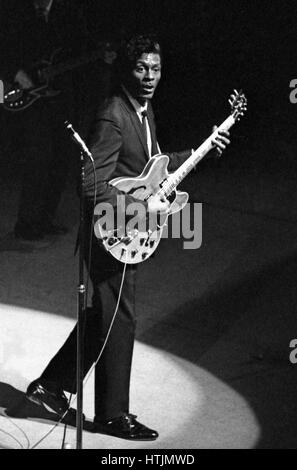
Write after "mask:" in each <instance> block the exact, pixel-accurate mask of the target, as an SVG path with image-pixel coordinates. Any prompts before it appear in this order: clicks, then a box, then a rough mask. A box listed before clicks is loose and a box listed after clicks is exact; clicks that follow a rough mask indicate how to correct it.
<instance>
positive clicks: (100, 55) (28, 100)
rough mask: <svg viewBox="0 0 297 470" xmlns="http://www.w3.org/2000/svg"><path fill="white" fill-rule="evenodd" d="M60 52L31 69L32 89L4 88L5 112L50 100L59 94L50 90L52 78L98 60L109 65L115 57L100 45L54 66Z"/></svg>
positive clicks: (105, 45) (113, 53)
mask: <svg viewBox="0 0 297 470" xmlns="http://www.w3.org/2000/svg"><path fill="white" fill-rule="evenodd" d="M60 51H61V50H60V49H57V50H56V51H54V52H53V54H52V55H51V58H50V60H44V61H42V62H40V63H38V64H36V65H35V66H33V67H32V70H31V71H30V72H31V73H32V75H33V77H34V78H35V80H34V82H36V85H35V86H34V87H32V88H29V89H23V88H21V87H20V86H19V85H18V84H16V83H13V84H11V85H7V86H5V93H4V103H3V108H4V109H5V110H7V111H13V112H17V111H23V110H24V109H26V108H28V107H29V106H31V105H32V104H33V103H34V102H35V101H37V100H39V99H40V98H52V97H54V96H56V95H57V94H59V93H60V91H59V90H55V89H52V88H51V86H50V85H51V82H52V80H53V79H54V78H56V77H58V76H60V75H63V74H64V73H66V72H69V71H71V70H74V69H77V68H79V67H82V66H83V65H86V64H89V63H91V62H95V61H97V60H98V59H102V60H103V61H104V62H106V63H109V64H110V63H112V61H113V60H114V59H115V57H116V52H115V51H113V50H111V49H110V44H109V43H102V44H101V46H100V48H99V49H98V50H96V51H94V52H92V53H90V54H88V55H84V56H82V57H78V58H74V59H70V60H67V61H65V62H62V63H57V64H54V60H55V58H56V56H57V55H58V54H59V53H60Z"/></svg>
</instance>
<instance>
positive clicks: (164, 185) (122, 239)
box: [94, 90, 247, 264]
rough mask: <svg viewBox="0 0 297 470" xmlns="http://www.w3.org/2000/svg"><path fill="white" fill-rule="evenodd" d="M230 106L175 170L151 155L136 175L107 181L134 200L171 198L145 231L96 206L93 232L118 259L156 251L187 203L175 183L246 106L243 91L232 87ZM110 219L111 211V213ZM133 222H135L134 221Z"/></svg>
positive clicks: (163, 157)
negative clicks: (226, 114)
mask: <svg viewBox="0 0 297 470" xmlns="http://www.w3.org/2000/svg"><path fill="white" fill-rule="evenodd" d="M229 103H230V106H231V114H230V116H229V117H228V118H227V119H226V120H225V121H224V122H223V123H222V124H221V125H220V126H219V127H218V128H217V129H216V130H215V131H214V132H213V133H212V134H211V135H210V136H209V137H208V138H207V139H206V140H205V141H204V142H203V144H202V145H200V147H199V148H198V149H197V150H196V151H195V152H193V153H192V155H191V156H190V157H189V158H188V159H187V160H186V161H185V162H184V163H183V164H182V165H181V166H180V167H179V168H178V169H177V170H176V171H175V172H174V173H171V174H169V173H168V171H167V166H168V163H169V157H168V156H167V155H162V154H160V155H156V156H154V157H152V158H151V159H150V160H149V162H148V163H147V165H146V166H145V168H144V170H143V172H142V173H141V175H139V176H138V177H136V178H125V177H120V178H115V179H113V180H112V181H110V183H109V184H111V185H113V186H115V187H116V188H118V189H120V190H121V191H124V192H125V193H129V194H130V195H132V196H134V197H135V198H137V199H141V200H143V201H145V200H148V199H149V198H150V197H152V196H153V195H155V194H158V195H159V196H161V197H162V196H165V197H166V198H167V199H168V200H169V201H170V210H169V213H168V214H159V216H158V219H157V220H156V218H155V223H154V224H153V226H150V227H149V229H147V230H142V228H140V227H141V224H139V226H138V228H140V229H138V228H135V225H134V226H133V225H132V226H129V222H128V223H127V225H126V227H116V228H115V229H109V227H113V226H114V220H110V221H109V222H107V221H106V217H100V216H102V206H100V203H99V204H97V206H96V207H95V211H94V214H95V220H96V218H97V220H96V222H95V225H94V231H95V235H96V237H97V238H99V239H100V240H101V242H102V244H103V246H104V247H105V249H106V250H107V251H108V252H109V253H110V254H111V255H112V256H114V257H115V258H116V259H117V260H119V261H122V262H123V263H128V264H136V263H140V262H142V261H144V260H146V259H148V258H149V257H150V256H151V254H152V253H153V252H154V251H155V250H156V248H157V246H158V244H159V242H160V239H161V236H162V231H163V227H164V225H165V224H166V221H167V218H168V216H169V215H171V214H173V213H175V212H178V211H180V210H181V209H183V207H184V206H185V205H186V203H187V201H188V197H189V195H188V194H187V193H186V192H180V191H176V187H177V186H178V184H179V183H180V182H181V181H182V180H183V179H184V178H185V177H186V176H187V175H188V173H189V172H190V171H191V170H192V169H193V168H194V167H195V166H196V165H197V163H199V162H200V160H202V158H203V157H204V156H205V155H206V154H207V153H208V152H209V151H210V150H211V149H212V148H213V147H214V145H213V144H212V141H213V139H214V137H216V135H217V133H218V131H219V130H228V129H230V127H231V126H233V124H234V123H235V122H236V121H237V120H239V119H240V116H242V115H243V114H244V112H245V111H246V109H247V100H246V97H245V96H244V94H243V93H242V92H239V93H238V92H237V91H236V90H234V94H233V95H231V97H230V99H229ZM112 219H113V214H112ZM134 222H135V221H134Z"/></svg>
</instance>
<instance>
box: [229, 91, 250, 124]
mask: <svg viewBox="0 0 297 470" xmlns="http://www.w3.org/2000/svg"><path fill="white" fill-rule="evenodd" d="M228 101H229V103H230V106H231V114H232V115H233V117H234V119H235V121H239V120H240V117H241V116H243V115H244V113H245V112H246V110H247V99H246V97H245V95H244V93H243V92H242V90H239V91H237V90H234V91H233V93H232V95H231V96H230V99H229V100H228Z"/></svg>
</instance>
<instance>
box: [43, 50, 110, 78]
mask: <svg viewBox="0 0 297 470" xmlns="http://www.w3.org/2000/svg"><path fill="white" fill-rule="evenodd" d="M100 57H102V52H101V51H95V52H93V53H91V54H90V55H88V56H87V57H79V58H78V59H71V60H68V61H67V62H65V63H63V64H58V65H53V66H50V67H48V68H46V69H45V70H43V75H44V76H45V77H46V78H47V79H49V80H50V79H52V78H54V77H56V76H58V75H62V74H63V73H65V72H69V71H70V70H73V69H76V68H78V67H81V66H82V65H85V64H88V63H90V62H95V61H96V60H98V59H100Z"/></svg>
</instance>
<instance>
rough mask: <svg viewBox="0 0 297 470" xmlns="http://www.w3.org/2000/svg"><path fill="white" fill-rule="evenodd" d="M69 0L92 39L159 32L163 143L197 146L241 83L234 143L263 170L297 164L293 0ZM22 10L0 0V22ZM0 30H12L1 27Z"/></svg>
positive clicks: (15, 2) (19, 4)
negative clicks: (242, 111)
mask: <svg viewBox="0 0 297 470" xmlns="http://www.w3.org/2000/svg"><path fill="white" fill-rule="evenodd" d="M25 3H26V2H25ZM73 4H78V5H80V6H81V7H82V8H83V10H84V13H85V15H86V18H87V22H88V27H89V30H90V31H91V34H92V35H93V36H94V38H96V39H99V40H100V39H109V40H110V39H111V40H115V41H119V40H121V38H122V37H124V36H127V35H129V34H130V33H132V32H134V31H154V32H156V33H157V34H158V36H159V37H160V40H161V43H162V45H163V50H164V68H163V79H162V82H161V84H160V87H159V90H158V92H157V94H156V97H155V110H156V114H157V119H158V122H159V140H160V141H161V144H162V145H163V147H164V146H165V148H166V149H169V148H170V149H171V148H175V149H176V147H180V148H182V147H185V146H187V147H188V146H196V145H197V144H198V143H199V142H200V140H201V138H203V137H206V136H207V134H208V132H209V131H210V129H211V126H212V125H213V124H215V123H217V124H219V123H220V122H221V121H222V119H224V118H225V117H226V116H227V113H228V106H227V98H228V96H229V95H230V93H231V92H232V90H233V88H237V89H240V88H242V89H243V90H244V92H245V93H246V95H247V97H248V102H249V109H248V114H247V116H246V117H245V118H244V126H243V125H242V124H240V125H239V126H238V127H237V130H236V131H235V133H234V137H233V144H234V145H236V142H238V143H239V145H240V146H241V148H243V146H244V148H245V149H250V151H251V153H250V158H253V157H252V155H254V154H255V153H257V157H256V158H257V161H259V159H260V160H261V161H262V162H264V165H265V167H266V166H267V163H268V164H269V165H272V164H276V163H277V164H278V163H279V160H281V164H286V165H289V166H294V167H295V159H294V155H292V152H291V150H290V149H291V146H293V147H294V146H295V142H296V137H295V134H296V133H295V125H294V123H295V116H296V109H297V108H296V106H297V105H295V106H294V105H293V104H291V103H290V101H289V94H290V91H291V89H290V88H289V83H290V81H291V80H292V79H293V78H296V77H297V70H296V52H295V49H296V24H295V22H296V16H297V15H296V14H297V6H296V2H294V1H287V2H285V3H284V2H282V1H280V0H276V1H269V0H261V1H260V0H253V1H246V0H245V1H244V0H236V1H235V0H224V1H218V0H208V1H206V0H179V1H177V0H129V1H115V0H84V1H82V0H73ZM22 8H24V2H23V1H21V0H12V1H11V0H10V1H6V2H5V1H3V0H2V1H1V17H2V25H3V24H5V23H6V24H7V18H10V17H14V18H17V17H18V15H20V14H19V13H18V12H19V11H20V9H22ZM1 32H2V34H9V31H8V32H7V30H5V29H3V27H2V31H1ZM4 125H5V123H4ZM2 127H3V124H2ZM2 148H3V146H2ZM255 149H258V150H261V151H260V152H255ZM262 150H263V151H262ZM280 153H281V154H282V155H280Z"/></svg>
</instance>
